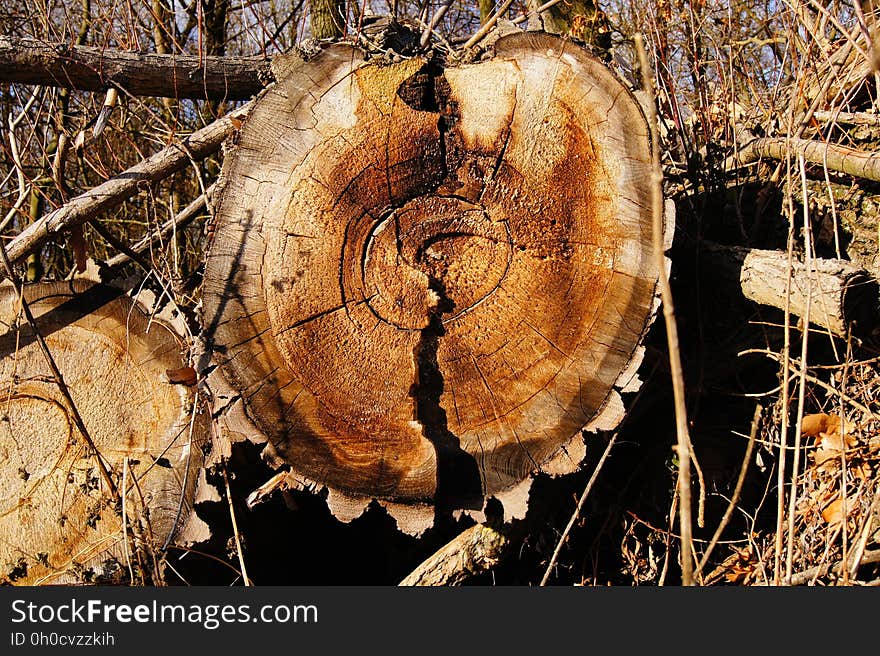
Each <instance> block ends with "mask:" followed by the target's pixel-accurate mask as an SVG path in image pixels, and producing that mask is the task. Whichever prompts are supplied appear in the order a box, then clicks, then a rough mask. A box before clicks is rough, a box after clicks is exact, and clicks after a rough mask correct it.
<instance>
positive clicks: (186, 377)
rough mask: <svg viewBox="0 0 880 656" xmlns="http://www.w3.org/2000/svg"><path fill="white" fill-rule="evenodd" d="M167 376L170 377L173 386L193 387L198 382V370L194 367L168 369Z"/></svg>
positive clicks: (169, 380)
mask: <svg viewBox="0 0 880 656" xmlns="http://www.w3.org/2000/svg"><path fill="white" fill-rule="evenodd" d="M165 375H166V376H168V382H169V383H171V384H173V385H187V386H189V387H192V386H193V385H195V384H196V381H197V380H198V376H197V375H196V370H195V369H193V368H192V367H181V368H180V369H166V370H165Z"/></svg>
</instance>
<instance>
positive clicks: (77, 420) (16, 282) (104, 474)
mask: <svg viewBox="0 0 880 656" xmlns="http://www.w3.org/2000/svg"><path fill="white" fill-rule="evenodd" d="M0 258H2V260H3V268H4V270H5V271H6V276H7V277H8V278H9V280H10V281H11V282H12V285H13V287H14V288H15V293H16V295H17V296H18V302H19V303H20V304H21V309H22V311H23V312H24V316H25V319H26V320H27V322H28V325H30V327H31V331H32V332H33V333H34V338H35V339H36V340H37V344H39V346H40V350H41V351H42V352H43V357H44V358H45V359H46V364H48V365H49V369H50V370H51V371H52V377H53V378H54V379H55V383H56V384H57V385H58V389H59V390H60V392H61V395H62V396H63V397H64V400H65V401H66V402H67V406H68V408H69V409H70V414H71V416H72V417H73V422H74V424H76V428H77V430H79V432H80V435H82V436H83V439H84V440H85V442H86V444H87V445H88V447H89V449H91V451H92V452H94V454H95V461H96V462H97V463H98V470H99V471H100V473H101V478H102V479H103V480H104V484H105V485H106V486H107V490H108V491H109V492H110V496H111V497H112V499H113V501H114V502H117V503H118V502H119V491H118V490H117V489H116V484H115V483H114V482H113V479H112V478H111V477H110V471H109V470H108V469H107V465H105V464H104V460H103V459H102V457H101V452H100V451H98V447H97V446H95V443H94V441H93V440H92V438H91V436H90V435H89V431H88V430H87V429H86V425H85V422H84V421H83V418H82V415H80V414H79V409H78V408H77V407H76V403H74V402H73V397H72V396H71V395H70V390H69V389H68V387H67V384H66V383H65V382H64V376H62V375H61V370H60V369H58V365H57V364H55V358H53V357H52V352H51V351H49V347H48V346H47V345H46V340H45V339H43V334H42V333H41V332H40V329H39V327H38V326H37V322H36V319H34V315H33V313H32V312H31V308H30V305H29V304H28V302H27V301H26V300H25V298H24V289H23V287H22V284H21V279H20V278H19V277H18V274H17V273H16V272H15V269H14V268H13V267H12V262H10V261H9V256H8V255H7V254H6V245H5V244H4V243H3V240H2V239H0Z"/></svg>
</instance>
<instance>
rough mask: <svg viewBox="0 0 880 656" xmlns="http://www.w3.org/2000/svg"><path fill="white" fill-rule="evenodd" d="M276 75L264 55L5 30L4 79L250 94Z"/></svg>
mask: <svg viewBox="0 0 880 656" xmlns="http://www.w3.org/2000/svg"><path fill="white" fill-rule="evenodd" d="M270 79H271V77H270V76H269V61H268V60H267V59H266V58H263V57H210V56H205V57H198V56H195V55H162V54H155V53H147V52H129V51H123V50H113V49H105V48H94V47H89V46H72V45H68V44H61V43H45V42H43V41H37V40H35V39H18V38H13V37H5V36H0V83H9V82H18V83H21V84H39V85H44V86H53V87H65V88H68V89H80V90H83V91H106V90H107V89H108V88H109V87H111V86H112V87H118V88H121V89H124V90H125V92H127V93H130V94H132V95H135V96H161V97H166V98H195V99H203V100H208V99H210V100H247V99H248V98H251V97H253V96H255V95H257V94H258V93H259V92H260V91H262V89H263V87H264V86H265V84H266V83H268V81H269V80H270Z"/></svg>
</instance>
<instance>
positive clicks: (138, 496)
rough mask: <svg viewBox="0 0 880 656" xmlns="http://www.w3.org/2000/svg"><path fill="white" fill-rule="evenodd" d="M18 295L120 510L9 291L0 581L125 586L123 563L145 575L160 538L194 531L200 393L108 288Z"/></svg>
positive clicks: (136, 309)
mask: <svg viewBox="0 0 880 656" xmlns="http://www.w3.org/2000/svg"><path fill="white" fill-rule="evenodd" d="M25 299H26V300H27V301H28V302H29V305H30V308H31V311H32V312H33V314H34V317H35V319H36V323H37V326H38V328H39V330H40V333H41V335H42V336H43V338H44V339H45V341H46V344H47V346H48V348H49V350H50V352H51V353H52V356H53V358H54V360H55V362H56V363H57V365H58V368H59V370H60V371H61V374H62V376H63V378H64V382H65V384H66V385H67V387H68V389H69V390H70V394H71V396H72V398H73V400H74V403H75V404H76V407H77V409H78V411H79V413H80V415H81V416H82V418H83V421H84V423H85V426H86V428H87V431H88V433H89V437H90V439H91V440H92V442H93V443H94V445H95V447H96V448H97V450H98V451H99V453H100V454H101V457H102V458H103V460H104V462H105V464H106V465H107V467H108V469H110V471H111V472H112V474H111V476H112V480H113V482H114V483H115V486H116V488H117V490H118V491H119V494H120V497H121V496H122V495H123V490H124V491H125V501H124V503H123V502H122V501H121V499H120V501H119V502H116V501H115V500H114V499H113V498H112V496H111V495H110V494H109V493H108V491H107V490H106V488H105V486H104V485H103V483H102V481H101V478H100V475H99V469H98V466H97V461H96V459H95V455H94V453H93V452H92V450H91V449H90V448H89V447H88V442H87V441H86V440H85V439H84V438H83V436H82V435H81V434H80V432H79V431H78V430H77V428H76V425H75V423H74V422H73V420H72V418H71V411H70V408H69V407H68V405H67V404H66V402H65V400H64V396H63V395H62V394H61V392H60V390H59V388H58V385H57V384H56V381H55V379H54V378H53V376H52V373H51V370H50V369H49V366H48V365H47V362H46V360H45V357H44V355H43V353H42V351H41V350H40V348H39V345H38V343H37V341H36V338H35V335H34V333H33V331H32V330H31V327H30V325H29V324H28V323H27V321H26V320H25V318H24V316H23V315H22V312H21V309H20V306H19V303H18V297H17V294H16V293H15V291H14V289H13V288H12V286H11V285H9V284H6V285H3V286H2V288H0V358H2V359H0V567H2V570H0V580H2V581H3V582H6V583H10V582H11V583H14V584H25V585H37V584H43V583H45V584H61V583H86V582H93V581H95V580H99V578H100V577H102V576H109V575H110V574H111V573H112V572H113V571H114V570H115V571H116V573H117V574H123V576H124V577H126V578H127V575H128V573H129V570H128V563H132V568H133V569H132V571H135V569H134V568H137V570H136V571H138V572H141V573H142V574H143V575H144V576H147V577H148V576H149V573H148V570H149V569H151V568H152V566H153V565H154V563H153V562H151V560H150V559H152V557H153V556H158V555H159V553H158V552H159V550H160V549H161V548H162V547H163V546H164V545H165V543H166V541H169V539H170V538H176V537H180V536H183V535H184V534H185V533H187V531H188V530H189V529H192V528H194V524H193V522H198V521H199V520H197V519H196V517H195V515H192V516H190V514H189V510H190V507H191V499H192V495H193V491H194V488H195V483H196V480H197V478H198V473H199V469H200V467H201V464H202V450H201V445H202V443H203V441H204V439H205V437H206V431H207V423H206V421H205V420H204V418H203V417H201V416H199V415H196V414H194V412H193V410H194V407H193V404H194V403H195V402H196V393H195V388H194V387H188V386H186V385H179V384H172V383H170V382H169V373H168V372H169V371H171V375H172V376H173V375H174V372H175V371H177V370H180V369H182V368H183V367H185V365H186V358H185V357H183V356H182V350H181V340H180V339H179V338H178V337H177V336H176V334H175V333H174V332H172V330H171V329H170V328H169V327H168V326H167V325H166V324H165V323H163V322H161V321H159V320H156V319H152V320H151V318H150V316H149V315H147V314H146V313H145V311H144V309H143V308H142V307H141V306H140V305H139V304H137V303H134V302H133V301H132V299H131V298H130V297H128V296H126V295H124V294H123V293H122V292H121V290H119V289H116V288H113V287H109V286H104V285H96V284H93V283H91V282H89V281H84V280H74V281H69V282H58V283H43V284H36V285H30V286H26V287H25ZM126 459H127V464H126ZM123 481H124V482H125V486H123ZM123 508H124V509H125V513H126V516H127V517H128V522H127V523H126V528H125V529H123V522H122V511H123ZM188 520H189V522H190V523H189V525H188V526H187V521H188ZM138 558H140V559H141V560H142V562H141V563H138ZM148 580H149V579H148Z"/></svg>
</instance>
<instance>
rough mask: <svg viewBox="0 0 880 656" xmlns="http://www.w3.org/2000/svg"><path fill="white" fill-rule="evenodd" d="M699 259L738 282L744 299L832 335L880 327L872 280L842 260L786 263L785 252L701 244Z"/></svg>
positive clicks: (863, 333) (864, 333)
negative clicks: (817, 327) (702, 245)
mask: <svg viewBox="0 0 880 656" xmlns="http://www.w3.org/2000/svg"><path fill="white" fill-rule="evenodd" d="M704 257H706V258H707V261H708V262H711V263H712V265H713V266H714V267H717V268H719V269H721V270H723V271H724V272H725V273H727V275H728V276H729V277H731V278H732V279H735V280H736V281H737V282H739V284H740V287H741V289H742V293H743V295H744V296H745V297H746V298H748V299H749V300H751V301H754V302H756V303H760V304H762V305H769V306H772V307H775V308H779V309H780V310H784V309H785V308H786V307H788V310H789V312H791V314H793V315H794V316H796V317H799V318H800V319H802V320H808V321H809V322H810V323H812V324H814V325H816V326H821V327H822V328H825V329H827V330H830V331H831V332H832V333H834V334H835V335H838V336H841V337H846V336H847V335H848V334H849V332H850V330H852V333H853V334H854V335H855V336H857V337H864V336H867V335H870V334H872V333H873V332H875V331H876V330H877V329H878V327H880V312H878V302H880V298H878V284H877V280H876V279H875V278H874V277H873V276H871V274H869V273H868V272H867V271H865V270H864V269H862V268H860V267H858V266H856V265H854V264H853V263H852V262H849V261H847V260H839V259H826V258H816V259H814V260H812V262H811V266H810V267H809V268H807V265H806V264H805V263H804V262H802V261H800V260H799V259H798V258H797V257H794V258H793V260H792V262H791V263H790V264H789V258H788V253H786V252H784V251H774V250H761V249H748V248H740V247H733V246H720V245H717V244H705V248H704ZM789 277H790V278H791V282H790V283H789V282H788V280H789ZM787 291H788V292H789V293H788V294H787V293H786V292H787ZM808 305H809V314H808V313H807V312H808Z"/></svg>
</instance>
